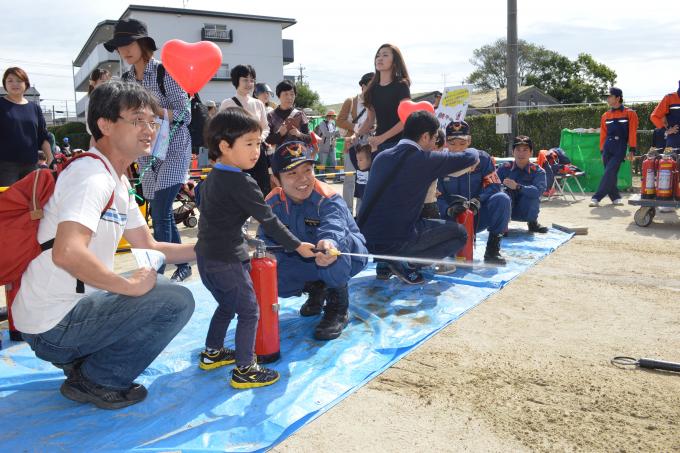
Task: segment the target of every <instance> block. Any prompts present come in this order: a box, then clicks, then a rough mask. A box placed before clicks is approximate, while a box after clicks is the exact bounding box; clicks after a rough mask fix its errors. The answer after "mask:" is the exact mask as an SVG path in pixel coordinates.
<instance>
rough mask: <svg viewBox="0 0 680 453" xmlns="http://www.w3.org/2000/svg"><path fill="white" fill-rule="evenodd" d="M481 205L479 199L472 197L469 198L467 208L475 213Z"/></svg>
mask: <svg viewBox="0 0 680 453" xmlns="http://www.w3.org/2000/svg"><path fill="white" fill-rule="evenodd" d="M481 207H482V203H480V201H479V199H478V198H473V199H471V200H470V206H469V207H468V209H469V210H470V211H472V214H473V215H477V214H478V213H479V210H480V208H481Z"/></svg>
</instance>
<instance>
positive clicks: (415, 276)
mask: <svg viewBox="0 0 680 453" xmlns="http://www.w3.org/2000/svg"><path fill="white" fill-rule="evenodd" d="M388 266H389V268H390V270H391V271H392V273H393V274H394V275H396V276H397V277H398V278H399V280H401V281H402V282H404V283H407V284H409V285H420V284H421V283H423V282H425V279H424V278H423V275H422V274H421V273H420V272H419V271H418V270H417V269H415V268H413V267H411V266H409V265H408V264H406V263H403V262H401V261H391V262H390V263H389V264H388Z"/></svg>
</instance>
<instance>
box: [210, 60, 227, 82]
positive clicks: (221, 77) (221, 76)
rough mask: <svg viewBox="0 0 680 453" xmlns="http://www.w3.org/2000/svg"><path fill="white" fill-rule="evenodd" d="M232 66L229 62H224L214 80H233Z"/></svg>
mask: <svg viewBox="0 0 680 453" xmlns="http://www.w3.org/2000/svg"><path fill="white" fill-rule="evenodd" d="M230 72H231V68H229V65H228V64H223V65H222V66H220V68H219V69H218V70H217V73H215V75H214V76H213V78H212V79H213V80H231V74H230Z"/></svg>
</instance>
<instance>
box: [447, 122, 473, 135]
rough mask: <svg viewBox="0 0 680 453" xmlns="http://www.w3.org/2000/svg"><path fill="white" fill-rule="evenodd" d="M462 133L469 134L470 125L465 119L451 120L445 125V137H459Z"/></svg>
mask: <svg viewBox="0 0 680 453" xmlns="http://www.w3.org/2000/svg"><path fill="white" fill-rule="evenodd" d="M463 135H466V136H467V135H470V125H469V124H468V123H466V122H465V121H451V122H450V123H449V125H448V126H446V136H447V137H459V136H463Z"/></svg>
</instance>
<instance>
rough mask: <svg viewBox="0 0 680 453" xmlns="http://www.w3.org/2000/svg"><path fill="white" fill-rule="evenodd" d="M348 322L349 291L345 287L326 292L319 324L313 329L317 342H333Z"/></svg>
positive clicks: (330, 289) (329, 289)
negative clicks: (324, 304)
mask: <svg viewBox="0 0 680 453" xmlns="http://www.w3.org/2000/svg"><path fill="white" fill-rule="evenodd" d="M348 322H349V291H348V289H347V285H345V286H343V287H342V288H328V289H327V290H326V306H325V307H324V311H323V318H321V322H320V323H319V324H318V325H317V326H316V328H315V329H314V338H316V339H317V340H333V339H335V338H338V337H339V336H340V334H341V333H342V329H344V328H345V326H346V325H347V323H348Z"/></svg>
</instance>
